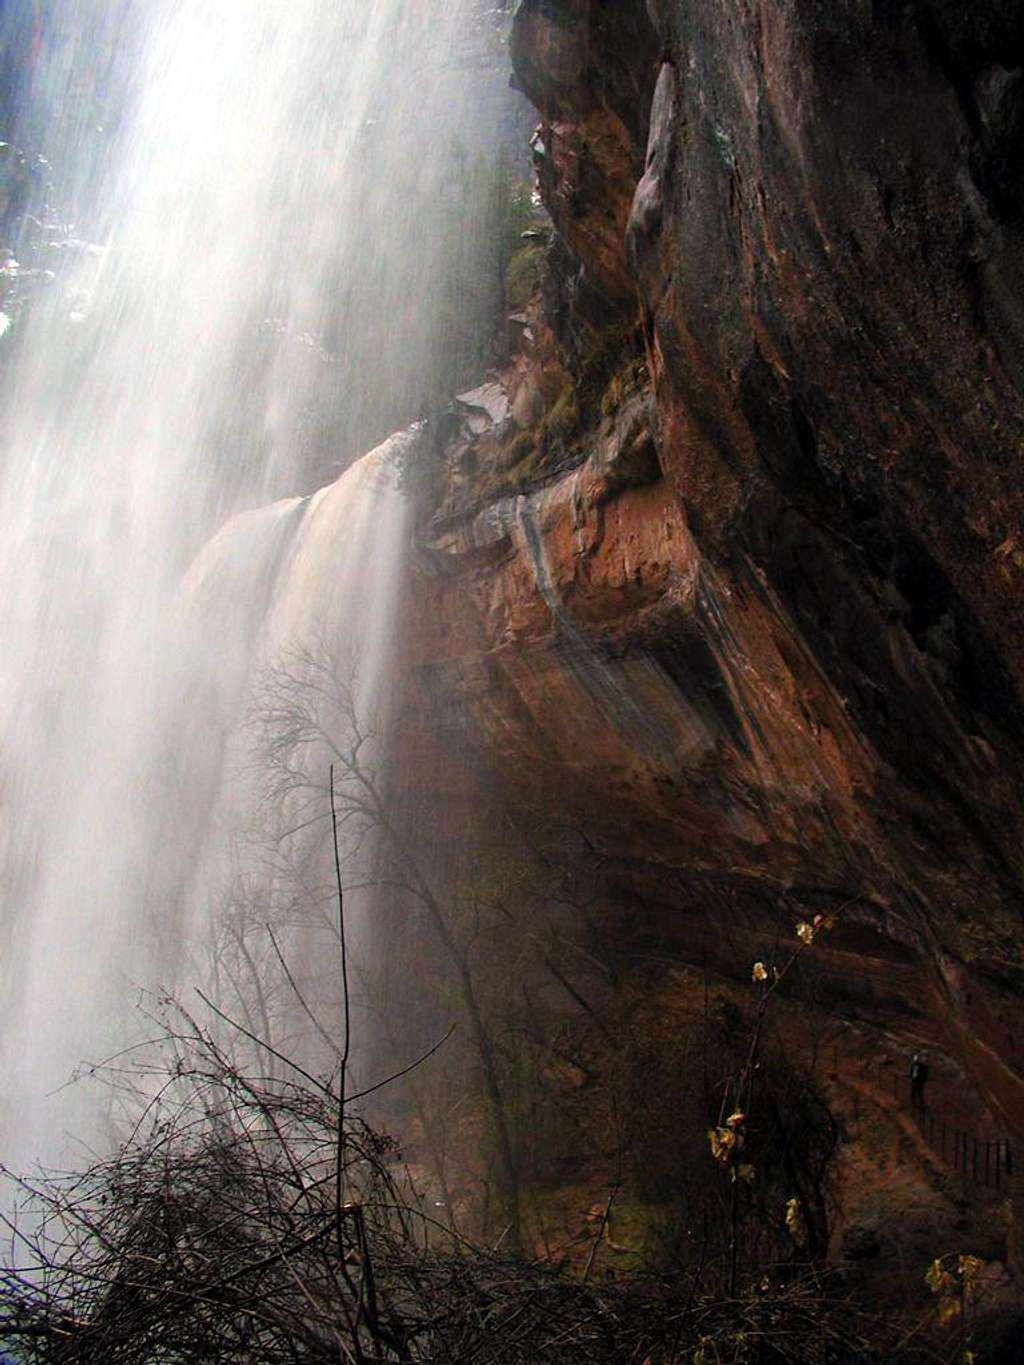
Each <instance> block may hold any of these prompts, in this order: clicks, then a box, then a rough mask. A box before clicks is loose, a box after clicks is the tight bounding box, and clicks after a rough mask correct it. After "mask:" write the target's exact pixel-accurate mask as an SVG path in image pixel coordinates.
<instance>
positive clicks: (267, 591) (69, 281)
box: [0, 0, 506, 1165]
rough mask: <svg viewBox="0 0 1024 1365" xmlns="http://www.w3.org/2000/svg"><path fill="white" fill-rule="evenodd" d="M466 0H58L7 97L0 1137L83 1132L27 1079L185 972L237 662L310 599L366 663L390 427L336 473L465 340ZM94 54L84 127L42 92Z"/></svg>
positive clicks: (72, 81) (8, 1147) (221, 794)
mask: <svg viewBox="0 0 1024 1365" xmlns="http://www.w3.org/2000/svg"><path fill="white" fill-rule="evenodd" d="M494 22H495V16H493V15H490V14H488V12H487V11H486V7H485V6H483V5H481V4H479V3H474V0H459V2H458V3H451V0H375V3H373V4H369V3H366V0H288V3H286V4H282V3H280V0H156V2H155V3H151V2H150V0H120V3H119V4H117V5H116V6H115V5H112V4H109V3H105V0H66V3H62V5H61V6H60V7H59V13H58V14H57V15H56V16H54V17H53V18H52V19H51V21H50V23H51V28H50V30H48V31H47V30H44V31H43V32H42V34H41V35H36V38H35V39H34V40H33V41H34V42H35V43H36V45H37V47H40V45H41V56H38V58H37V60H38V66H39V72H40V75H39V80H38V82H37V87H36V89H35V92H34V95H33V98H35V99H36V100H37V101H38V100H48V101H50V104H49V105H47V106H46V107H47V108H48V109H50V110H51V111H52V110H57V111H58V112H61V114H62V117H60V118H57V117H56V115H55V116H54V118H53V119H52V120H51V124H52V128H51V132H50V134H49V137H50V141H49V142H48V143H46V145H45V150H46V152H47V154H48V156H49V158H50V161H51V163H52V166H53V167H54V175H55V178H56V181H57V188H56V189H55V191H54V196H55V198H54V204H53V205H52V206H51V208H50V218H51V219H52V218H54V215H55V213H56V211H57V210H59V209H60V208H61V204H60V202H59V200H60V194H61V192H62V190H61V187H63V193H64V195H65V196H66V203H65V205H64V207H65V209H66V210H67V211H73V212H74V213H75V214H76V215H77V216H78V220H79V221H78V222H76V223H75V224H71V223H69V222H67V221H61V222H57V221H53V222H51V221H47V222H45V223H42V224H41V225H37V228H36V229H35V238H34V243H35V245H34V250H35V252H36V257H37V260H38V263H39V264H40V266H41V267H42V266H45V265H47V264H48V263H49V262H51V261H56V259H57V257H58V256H59V258H60V262H61V263H60V265H59V267H58V268H56V269H55V270H54V272H53V273H54V275H55V278H54V279H53V280H52V282H51V283H50V284H49V285H48V287H47V288H46V289H45V290H43V291H42V293H41V294H40V297H39V298H38V299H37V300H35V301H33V304H32V309H31V312H30V313H29V312H26V315H25V316H24V317H23V318H19V319H18V320H17V321H16V325H15V327H14V329H13V332H12V335H10V336H7V337H3V338H0V344H3V345H6V346H7V347H8V350H7V353H6V355H5V357H4V359H5V360H6V370H5V372H4V375H3V380H2V383H3V400H4V401H3V414H2V418H0V423H2V429H3V436H4V452H5V453H4V457H3V465H2V469H0V584H2V589H0V639H2V641H3V661H2V665H0V727H2V735H0V793H2V801H3V827H2V832H0V840H2V844H0V859H2V863H0V868H2V871H0V878H2V879H0V896H2V927H0V941H2V946H3V967H2V982H3V998H4V1002H5V1009H4V1015H3V1019H2V1022H0V1067H2V1069H0V1077H2V1079H0V1155H2V1156H3V1158H4V1159H5V1160H7V1161H9V1162H11V1163H13V1164H22V1165H24V1164H25V1163H26V1162H29V1161H31V1160H33V1159H34V1158H36V1157H37V1156H45V1157H48V1158H52V1157H53V1156H55V1155H56V1154H58V1153H59V1151H60V1147H61V1134H62V1132H63V1131H64V1130H65V1129H67V1130H74V1131H75V1132H76V1133H78V1134H82V1135H83V1136H85V1137H86V1138H88V1139H90V1140H92V1136H93V1132H94V1130H93V1129H92V1128H90V1126H89V1118H88V1114H87V1112H86V1108H87V1107H88V1104H89V1103H91V1101H88V1100H81V1101H79V1100H78V1099H77V1098H76V1096H78V1094H79V1089H78V1088H73V1089H72V1090H70V1091H63V1092H62V1093H61V1095H60V1096H58V1097H57V1098H54V1097H53V1096H52V1092H54V1091H56V1090H58V1088H59V1087H61V1085H62V1083H63V1082H64V1081H65V1080H66V1079H67V1077H68V1075H69V1074H70V1073H71V1072H72V1071H73V1069H74V1068H75V1067H76V1066H77V1065H78V1064H79V1063H80V1062H82V1061H85V1060H89V1059H95V1058H97V1057H100V1056H103V1055H107V1054H110V1053H112V1052H114V1051H116V1050H117V1049H118V1048H119V1047H121V1046H123V1045H124V1044H125V1042H126V1041H128V1040H130V1038H131V1037H132V1036H133V1031H134V1029H135V1027H136V1026H135V1024H134V1023H132V1022H129V1020H130V1018H131V1012H132V1004H133V1000H134V998H135V996H136V994H137V993H138V991H139V989H140V988H150V987H153V986H157V985H167V984H169V985H171V986H174V985H176V984H177V983H178V982H179V980H180V979H181V977H182V974H183V973H184V974H185V975H188V973H189V972H190V971H191V970H192V963H193V958H192V957H190V956H189V953H190V952H191V951H192V949H191V948H187V946H186V945H187V943H188V942H189V941H190V940H191V938H192V937H193V936H194V933H195V931H196V926H197V924H201V923H202V913H203V911H202V907H203V905H204V903H205V901H206V900H207V899H208V898H209V897H211V896H214V895H216V894H219V886H218V885H216V883H218V880H219V879H221V878H222V876H223V873H224V867H225V852H224V850H225V848H227V847H228V845H229V844H230V841H231V838H232V837H233V836H232V833H231V831H230V830H228V829H227V828H226V824H227V823H230V822H229V820H228V817H227V816H226V815H225V814H224V812H225V811H226V810H228V809H229V808H230V807H231V805H232V802H231V800H230V799H226V798H225V790H226V789H227V788H229V787H230V785H231V783H232V782H234V781H237V782H239V783H240V784H242V785H243V786H244V784H245V782H246V780H247V779H246V778H245V777H244V771H245V770H246V764H245V762H243V761H241V760H240V758H239V752H240V750H239V745H240V743H241V741H240V740H239V738H238V736H239V734H241V733H243V732H244V731H245V724H244V715H243V712H245V710H246V708H248V707H251V705H252V700H251V688H252V685H253V682H254V679H255V678H256V676H257V675H258V673H259V670H260V669H261V668H266V667H270V666H272V665H273V661H274V660H275V658H278V657H279V656H280V655H282V654H286V653H287V651H288V649H289V648H291V647H293V645H296V644H297V645H302V644H303V643H304V642H305V641H308V639H309V638H310V637H311V635H312V634H313V633H315V632H325V631H326V632H327V633H328V635H329V637H330V638H331V639H332V640H340V639H345V640H346V641H348V644H347V645H346V650H347V651H348V654H349V655H351V654H352V652H353V650H355V651H356V652H358V653H359V655H360V659H359V664H358V667H359V676H360V684H359V686H360V688H361V689H363V690H364V691H368V692H369V693H371V694H373V693H375V692H376V691H377V690H378V689H379V688H380V686H381V685H382V681H383V679H384V678H385V676H386V672H387V648H388V631H389V629H390V624H389V623H390V620H391V616H392V611H393V603H394V600H395V594H396V592H397V583H398V574H399V571H400V570H399V565H400V556H401V547H402V544H403V543H404V538H405V522H404V515H405V514H404V510H403V507H402V500H401V497H400V495H399V493H398V492H397V490H396V488H395V479H394V474H393V464H394V460H395V454H396V451H395V446H394V442H391V443H385V445H384V447H382V451H379V452H378V453H377V454H375V455H374V456H373V457H371V459H370V461H369V462H368V463H366V462H364V463H363V464H362V465H359V466H356V467H354V468H353V469H351V470H349V471H348V472H344V471H345V470H346V468H347V466H348V465H350V464H351V462H352V460H353V459H354V457H355V456H356V455H357V454H358V453H359V452H360V451H362V450H366V449H368V448H369V447H370V446H373V445H376V444H378V443H379V442H380V441H381V440H383V438H384V437H385V436H387V434H388V432H390V431H392V430H394V429H396V428H401V427H404V426H406V425H408V424H409V423H410V422H411V421H412V420H413V419H414V418H416V417H417V416H418V415H420V413H421V412H423V411H426V410H427V409H428V408H429V407H430V405H431V404H432V403H436V402H437V401H438V400H439V398H440V396H441V395H442V394H443V392H444V390H445V389H446V387H447V388H449V389H450V388H454V387H455V386H456V385H457V384H460V383H464V382H465V381H466V380H467V379H470V378H472V377H474V375H475V374H476V373H477V371H478V370H479V367H480V364H481V356H482V354H483V348H482V346H481V344H480V343H479V340H477V341H476V342H474V341H472V340H470V341H469V342H467V341H466V339H465V337H464V336H463V331H464V330H465V328H464V324H465V323H466V322H467V320H468V322H470V323H472V321H473V309H474V308H477V309H483V310H484V311H486V307H485V305H486V306H490V305H489V303H488V302H487V301H486V300H484V302H483V303H481V302H480V297H481V295H482V294H486V293H487V291H488V290H493V288H495V287H496V286H497V287H500V285H499V284H498V281H497V279H496V277H495V272H494V270H493V269H492V264H493V263H492V262H491V261H490V259H489V257H488V254H487V253H488V251H489V250H491V244H490V242H489V236H490V234H491V227H492V224H490V223H489V222H488V221H487V220H486V214H485V213H484V212H483V211H482V210H481V209H480V206H479V202H478V200H479V196H478V195H477V192H476V191H477V182H489V177H490V174H491V169H492V163H493V162H494V161H495V160H496V157H497V153H496V151H495V149H496V147H497V146H498V144H499V142H500V136H501V133H500V127H501V121H502V119H503V118H504V117H505V107H506V103H505V102H506V97H505V96H495V95H494V94H493V93H492V91H491V86H490V80H491V76H490V73H489V71H488V70H487V62H486V61H485V60H481V59H480V52H481V51H484V52H486V50H487V43H488V41H489V30H488V29H487V25H491V26H492V27H493V24H494ZM119 44H121V47H119ZM481 44H482V47H481ZM48 45H49V46H48ZM100 46H102V52H100V50H99V47H100ZM33 51H34V52H35V51H36V49H35V48H34V49H33ZM101 57H102V60H103V62H105V63H106V66H105V67H104V70H106V71H108V74H109V89H107V91H106V96H107V104H108V106H109V109H108V112H109V111H110V109H112V110H113V115H112V117H113V124H114V126H112V127H110V128H104V127H103V126H101V125H100V124H98V123H94V122H90V118H91V115H89V114H87V113H83V112H82V110H81V109H76V113H75V117H70V116H65V115H67V110H68V108H69V107H70V105H72V104H73V101H74V98H75V91H76V90H80V89H81V85H82V83H81V80H80V77H81V75H82V73H83V71H87V72H93V73H94V72H95V69H96V68H97V65H98V64H99V63H100V60H101ZM34 60H35V59H34ZM76 81H77V84H76ZM497 84H498V86H499V88H500V84H501V82H500V79H499V80H498V82H497ZM35 117H36V123H37V124H38V123H39V111H38V109H37V110H36V116H35ZM97 117H98V116H97ZM26 122H28V123H31V120H26ZM47 126H48V127H50V126H51V125H47ZM97 147H99V148H100V150H99V151H98V150H97ZM82 167H87V170H88V174H86V173H85V171H83V170H82ZM62 176H63V178H62ZM483 197H484V198H486V196H483ZM19 234H20V235H19V239H18V240H19V241H20V242H21V243H22V245H21V246H19V247H18V248H17V249H18V252H19V254H21V253H23V252H24V251H25V250H27V249H28V248H27V247H26V246H25V245H24V244H25V242H26V240H27V239H32V233H31V232H28V233H26V231H25V230H24V229H19ZM51 238H52V239H53V240H50V239H51ZM21 264H22V267H23V268H24V261H22V262H21ZM38 273H39V276H40V279H43V278H48V277H46V276H45V274H44V272H43V270H42V269H40V271H39V272H38ZM466 279H470V280H471V282H472V287H465V288H464V287H463V282H464V281H465V280H466ZM459 307H461V309H462V317H461V318H455V317H454V313H455V310H456V309H457V308H459ZM470 330H472V329H471V328H470ZM19 332H20V335H19ZM409 439H411V438H399V444H401V441H403V440H409ZM318 486H323V491H321V492H319V493H315V494H313V495H312V496H310V494H311V493H312V490H313V489H315V488H316V487H318ZM275 499H277V500H278V501H276V502H275V501H274V500H275ZM260 509H262V510H260ZM229 518H234V519H233V520H231V521H229V524H228V526H227V527H226V528H225V530H224V531H222V532H221V533H220V534H219V535H216V536H215V537H214V539H213V541H212V542H211V544H210V545H209V546H208V548H207V549H206V550H205V551H202V546H203V545H204V543H205V542H207V541H208V540H210V537H211V536H214V533H215V532H216V530H217V527H218V526H221V525H222V524H223V523H225V522H226V521H228V520H229ZM201 551H202V553H200V552H201ZM197 556H198V558H197ZM193 561H195V562H194V563H193ZM190 563H192V564H193V567H192V568H191V570H189V571H188V573H187V576H186V580H185V585H184V586H183V585H182V578H183V575H184V574H185V571H186V569H187V566H188V565H189V564H190ZM361 701H365V702H367V704H370V703H372V702H373V696H368V697H366V696H363V697H361ZM235 760H239V761H238V762H236V761H235ZM242 804H245V803H244V802H243V803H242ZM204 877H209V879H210V880H209V881H208V882H206V883H204ZM197 916H198V919H197ZM82 1106H85V1108H83V1107H82ZM90 1112H91V1111H90Z"/></svg>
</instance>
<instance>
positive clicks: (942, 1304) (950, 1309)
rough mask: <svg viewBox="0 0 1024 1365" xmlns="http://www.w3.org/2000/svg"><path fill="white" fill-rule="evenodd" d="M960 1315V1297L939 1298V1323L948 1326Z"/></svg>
mask: <svg viewBox="0 0 1024 1365" xmlns="http://www.w3.org/2000/svg"><path fill="white" fill-rule="evenodd" d="M959 1316H960V1300H959V1299H958V1298H949V1299H940V1300H939V1323H940V1325H941V1326H943V1327H948V1326H949V1324H950V1323H951V1322H954V1321H955V1320H956V1319H957V1318H958V1317H959Z"/></svg>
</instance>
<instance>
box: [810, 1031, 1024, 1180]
mask: <svg viewBox="0 0 1024 1365" xmlns="http://www.w3.org/2000/svg"><path fill="white" fill-rule="evenodd" d="M833 1063H834V1066H835V1068H836V1069H837V1070H838V1066H839V1048H838V1044H837V1045H835V1047H834V1049H833ZM860 1069H861V1074H862V1075H864V1074H865V1073H866V1072H868V1071H873V1072H874V1080H875V1082H876V1084H877V1085H878V1086H879V1087H880V1088H883V1089H888V1088H890V1087H891V1091H892V1097H893V1099H894V1100H895V1101H896V1103H897V1104H899V1105H902V1106H904V1107H905V1108H906V1109H907V1110H908V1111H909V1112H910V1115H911V1117H912V1118H913V1120H914V1122H915V1123H916V1125H917V1129H918V1132H919V1133H920V1134H921V1136H922V1138H923V1139H924V1141H925V1143H926V1144H927V1145H928V1147H929V1148H930V1149H931V1150H932V1152H934V1153H935V1155H936V1156H937V1157H939V1158H940V1159H941V1160H942V1161H944V1162H945V1163H946V1164H947V1165H948V1166H951V1167H952V1168H953V1169H954V1170H955V1171H956V1172H957V1174H958V1175H961V1176H963V1177H964V1178H965V1179H967V1180H970V1181H972V1183H974V1184H975V1185H980V1186H981V1187H982V1188H984V1189H989V1190H998V1191H1008V1190H1009V1187H1010V1178H1011V1176H1012V1175H1013V1159H1014V1153H1013V1145H1012V1143H1011V1142H1010V1140H1009V1139H1008V1138H1005V1137H980V1136H979V1135H978V1134H977V1133H976V1132H972V1131H971V1130H970V1129H968V1128H964V1127H961V1126H960V1125H959V1124H958V1123H955V1122H954V1121H953V1118H952V1115H951V1113H950V1109H949V1107H948V1106H947V1105H944V1104H943V1103H942V1102H941V1100H939V1101H937V1102H936V1100H935V1099H934V1094H935V1087H934V1086H933V1085H930V1083H929V1082H926V1083H925V1085H924V1086H923V1087H922V1091H923V1099H922V1098H921V1097H920V1096H915V1095H914V1093H913V1089H912V1087H911V1084H910V1078H909V1077H908V1076H903V1075H901V1074H900V1073H899V1072H898V1071H896V1070H894V1069H892V1068H891V1067H890V1066H884V1070H883V1064H879V1063H874V1065H873V1064H872V1062H871V1060H870V1059H866V1060H862V1061H861V1068H860ZM929 1088H931V1091H932V1098H929Z"/></svg>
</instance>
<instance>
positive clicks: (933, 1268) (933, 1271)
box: [924, 1260, 957, 1295]
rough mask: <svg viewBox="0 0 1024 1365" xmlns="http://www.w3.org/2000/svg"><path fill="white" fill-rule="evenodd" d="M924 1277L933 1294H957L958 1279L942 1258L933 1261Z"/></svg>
mask: <svg viewBox="0 0 1024 1365" xmlns="http://www.w3.org/2000/svg"><path fill="white" fill-rule="evenodd" d="M924 1278H925V1283H926V1284H927V1286H928V1288H929V1289H930V1290H931V1291H932V1293H933V1294H940V1295H941V1294H955V1293H956V1292H957V1284H956V1280H955V1279H954V1278H953V1276H952V1275H951V1274H950V1273H949V1271H948V1270H946V1269H945V1268H944V1267H943V1264H942V1261H941V1260H934V1261H932V1263H931V1265H930V1266H929V1267H928V1269H927V1270H926V1271H925V1275H924Z"/></svg>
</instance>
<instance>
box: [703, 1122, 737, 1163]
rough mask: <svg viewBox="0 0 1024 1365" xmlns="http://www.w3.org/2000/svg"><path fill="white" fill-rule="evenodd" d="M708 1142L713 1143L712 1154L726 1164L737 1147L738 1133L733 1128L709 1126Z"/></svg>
mask: <svg viewBox="0 0 1024 1365" xmlns="http://www.w3.org/2000/svg"><path fill="white" fill-rule="evenodd" d="M708 1142H709V1143H710V1144H711V1155H712V1156H713V1157H714V1158H715V1160H716V1161H721V1162H722V1164H723V1165H724V1164H725V1163H726V1162H728V1161H729V1159H730V1158H731V1156H732V1153H733V1151H734V1150H735V1148H736V1134H735V1133H734V1132H733V1131H732V1129H731V1128H709V1129H708Z"/></svg>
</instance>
